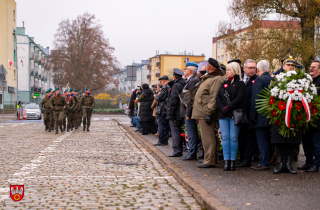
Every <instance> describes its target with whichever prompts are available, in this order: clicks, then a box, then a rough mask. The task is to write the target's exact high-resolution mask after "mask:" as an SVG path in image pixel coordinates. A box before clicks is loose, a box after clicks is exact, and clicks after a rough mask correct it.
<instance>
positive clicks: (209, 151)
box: [129, 56, 320, 174]
mask: <svg viewBox="0 0 320 210" xmlns="http://www.w3.org/2000/svg"><path fill="white" fill-rule="evenodd" d="M281 62H282V66H281V68H280V69H279V70H278V71H276V72H274V73H273V74H270V69H269V62H268V61H266V60H261V61H259V62H258V63H256V62H255V61H254V60H251V59H248V60H246V61H245V62H244V64H243V67H242V66H241V61H240V60H232V61H229V62H228V65H227V66H226V68H225V69H223V68H222V67H221V66H219V63H218V62H217V61H216V60H215V59H213V58H209V60H208V64H207V66H203V67H202V68H201V70H200V71H197V70H198V65H197V64H196V63H193V62H189V63H186V68H185V69H184V72H183V71H182V70H180V69H173V80H172V81H169V78H168V76H166V75H164V76H162V77H161V78H159V81H160V84H159V85H158V86H154V87H152V88H153V90H152V89H151V88H149V85H148V84H143V85H142V87H140V88H139V89H135V90H133V91H132V95H131V100H130V104H129V109H130V113H129V115H130V116H131V117H132V123H133V125H132V126H136V127H137V128H138V129H137V130H136V131H137V132H141V133H142V135H148V134H149V133H152V134H156V133H157V134H156V135H158V138H159V142H158V143H157V144H155V146H164V145H168V139H169V136H170V135H171V136H172V149H173V152H172V154H171V155H169V157H181V158H182V159H183V160H186V161H187V160H194V159H197V152H198V146H199V145H202V148H203V155H202V157H203V160H202V159H200V160H199V163H198V165H197V167H198V168H212V167H215V166H216V165H217V151H218V150H219V147H220V142H219V141H218V140H217V136H216V124H217V123H219V127H220V131H221V136H222V143H221V144H222V151H223V160H224V170H226V171H227V170H231V171H233V170H235V167H250V168H251V169H253V170H254V171H261V170H268V169H270V164H271V163H276V164H277V166H276V167H275V168H274V171H273V173H275V174H278V173H281V172H289V173H291V174H296V173H297V172H296V171H295V170H294V169H293V167H292V166H291V162H292V161H294V159H295V158H296V155H297V154H296V153H297V151H299V145H300V144H301V142H302V143H303V148H304V152H305V156H306V163H305V164H304V165H303V166H300V167H298V169H299V170H306V171H307V172H318V171H319V166H320V120H317V121H316V122H315V123H314V124H315V125H316V127H312V128H311V129H309V131H307V132H305V133H302V132H299V133H298V134H297V135H296V136H294V137H290V138H286V137H284V136H282V135H280V134H279V132H278V130H277V129H276V127H275V125H273V124H270V123H269V119H268V118H267V117H266V116H265V115H262V114H260V113H258V111H257V108H256V102H257V100H258V99H259V98H260V96H259V95H260V94H261V91H262V90H263V89H265V88H268V86H269V85H270V84H271V82H272V80H273V77H274V76H275V75H276V74H279V73H281V72H288V71H295V66H296V65H299V64H298V62H297V61H296V60H295V59H293V58H292V57H291V56H289V57H287V58H285V59H283V60H282V61H281ZM309 74H310V76H311V77H312V79H313V83H314V84H315V86H316V87H320V61H314V62H313V63H312V64H311V66H310V71H309ZM318 94H319V89H318ZM237 110H242V111H243V112H244V113H245V114H244V115H245V116H246V117H247V119H248V123H244V124H239V123H238V122H235V115H238V114H239V113H238V111H237ZM156 121H157V124H156ZM199 130H200V135H199V134H198V131H199ZM183 133H186V134H187V137H188V143H187V144H188V151H187V154H186V155H184V156H183V154H182V152H183V147H184V143H185V137H184V135H183ZM199 142H201V144H199ZM238 151H239V153H240V155H239V156H237V154H239V153H238ZM257 152H258V154H260V155H259V157H260V158H259V159H260V160H259V164H258V165H255V166H251V161H252V158H253V156H254V154H255V153H257ZM237 157H238V158H237Z"/></svg>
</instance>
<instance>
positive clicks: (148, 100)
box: [138, 84, 157, 135]
mask: <svg viewBox="0 0 320 210" xmlns="http://www.w3.org/2000/svg"><path fill="white" fill-rule="evenodd" d="M153 100H154V96H153V91H152V90H151V89H150V88H149V85H148V84H143V85H142V93H141V95H140V96H139V98H138V101H139V102H140V109H141V110H140V122H141V127H142V135H148V133H149V131H150V132H151V133H152V134H156V133H157V128H156V123H155V118H154V116H153V109H152V108H151V105H152V103H153Z"/></svg>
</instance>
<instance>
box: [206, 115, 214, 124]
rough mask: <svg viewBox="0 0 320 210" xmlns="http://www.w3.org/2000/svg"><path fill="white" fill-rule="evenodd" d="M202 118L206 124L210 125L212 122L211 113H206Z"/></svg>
mask: <svg viewBox="0 0 320 210" xmlns="http://www.w3.org/2000/svg"><path fill="white" fill-rule="evenodd" d="M204 120H205V121H206V123H207V124H208V125H211V124H212V115H208V114H207V115H206V117H205V118H204Z"/></svg>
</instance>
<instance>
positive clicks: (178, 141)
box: [169, 120, 184, 153]
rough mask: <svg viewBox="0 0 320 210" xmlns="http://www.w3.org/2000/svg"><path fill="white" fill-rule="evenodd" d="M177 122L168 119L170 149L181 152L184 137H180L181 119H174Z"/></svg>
mask: <svg viewBox="0 0 320 210" xmlns="http://www.w3.org/2000/svg"><path fill="white" fill-rule="evenodd" d="M176 121H177V122H178V123H176V122H174V120H169V124H170V128H171V135H172V149H173V152H174V153H176V152H182V145H183V141H184V138H183V137H181V135H180V134H181V133H182V128H181V127H182V126H183V121H182V120H176Z"/></svg>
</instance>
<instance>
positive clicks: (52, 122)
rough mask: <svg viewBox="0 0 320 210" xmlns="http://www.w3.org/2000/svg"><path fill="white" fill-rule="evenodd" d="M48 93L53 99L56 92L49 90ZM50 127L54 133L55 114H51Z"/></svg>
mask: <svg viewBox="0 0 320 210" xmlns="http://www.w3.org/2000/svg"><path fill="white" fill-rule="evenodd" d="M48 91H50V93H51V96H50V98H51V97H52V96H53V95H54V91H53V90H52V88H49V90H48ZM49 104H50V103H49ZM50 125H51V130H52V131H53V130H54V117H53V114H51V117H50Z"/></svg>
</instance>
